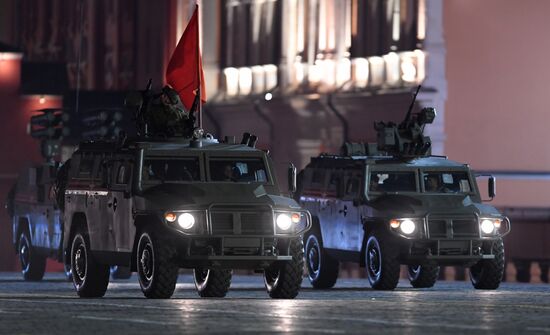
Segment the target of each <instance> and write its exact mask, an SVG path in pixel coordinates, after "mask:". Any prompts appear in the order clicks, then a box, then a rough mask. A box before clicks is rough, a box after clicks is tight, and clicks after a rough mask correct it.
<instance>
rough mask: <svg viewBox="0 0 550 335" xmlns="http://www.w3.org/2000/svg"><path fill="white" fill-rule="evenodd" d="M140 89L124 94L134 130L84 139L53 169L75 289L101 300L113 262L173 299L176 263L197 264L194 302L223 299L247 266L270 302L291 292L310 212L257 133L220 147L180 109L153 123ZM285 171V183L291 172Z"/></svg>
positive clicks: (154, 293)
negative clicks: (131, 134) (280, 178)
mask: <svg viewBox="0 0 550 335" xmlns="http://www.w3.org/2000/svg"><path fill="white" fill-rule="evenodd" d="M148 91H149V89H148V90H145V91H142V92H141V94H137V95H136V94H133V95H132V94H130V95H129V96H128V99H127V105H128V106H129V108H134V109H135V113H136V117H135V119H136V122H137V128H138V129H139V131H138V137H136V138H135V139H128V138H124V137H122V138H120V139H119V140H118V141H114V142H113V141H89V142H83V143H81V144H80V146H79V148H78V150H77V151H76V152H75V153H74V154H73V156H72V158H71V160H70V161H69V162H68V163H66V164H65V165H64V166H63V167H62V168H61V169H60V173H59V176H58V179H59V180H60V183H59V184H58V188H57V194H58V195H59V198H58V202H59V206H60V208H62V210H63V217H64V223H65V228H64V230H65V231H66V232H67V233H66V234H65V235H64V239H63V250H64V254H65V261H66V262H67V264H70V268H71V269H72V272H73V282H74V287H75V289H76V292H77V293H78V295H79V296H80V297H100V296H103V295H104V294H105V292H106V290H107V286H108V283H109V270H108V269H109V266H128V267H130V268H131V269H132V271H136V272H137V274H138V278H139V283H140V286H141V289H142V291H143V294H144V295H145V296H146V297H148V298H169V297H171V296H172V294H173V292H174V290H175V286H176V281H177V278H178V270H179V269H180V268H188V269H193V278H194V282H195V286H196V289H197V291H198V294H199V295H200V296H201V297H223V296H225V295H226V293H227V291H228V289H229V286H230V284H231V276H232V269H252V270H256V271H257V272H261V273H263V274H264V278H265V286H266V288H267V291H268V293H269V295H270V296H271V297H272V298H294V297H295V296H296V295H297V294H298V291H299V289H300V285H301V282H302V274H303V243H302V237H301V235H302V234H303V233H304V232H305V231H307V230H308V229H309V227H310V225H311V218H310V214H309V212H307V211H305V210H303V209H302V208H301V207H300V206H299V205H298V204H297V203H296V202H295V201H294V200H293V199H292V198H289V197H285V196H283V194H282V193H281V190H280V189H279V186H278V183H277V180H276V178H275V173H274V168H273V163H272V161H271V159H270V156H269V155H268V153H267V152H265V151H262V150H259V149H256V148H255V144H256V141H257V137H256V136H254V135H250V134H248V133H245V135H244V136H243V139H242V141H241V142H240V143H236V141H234V138H228V139H227V140H226V141H224V142H223V143H220V142H219V141H218V140H216V139H214V138H213V137H212V136H211V135H209V134H206V133H205V132H204V131H203V130H202V129H201V128H198V127H195V119H194V115H193V114H192V113H188V112H187V111H184V110H179V109H178V108H171V109H170V110H169V111H168V112H166V113H164V114H163V115H162V116H163V118H164V121H160V122H159V121H158V120H159V119H162V118H161V117H159V116H158V115H157V116H156V121H154V122H151V118H150V116H151V111H152V110H154V112H155V113H159V109H158V108H156V109H151V108H150V107H151V103H150V101H148V100H149V99H151V97H153V98H155V99H156V98H158V97H156V96H154V95H150V94H149V93H148ZM172 97H173V98H174V96H172ZM174 99H176V100H177V95H176V96H175V98H174ZM164 101H168V100H167V99H164ZM176 103H177V101H176ZM178 105H179V103H178ZM157 107H158V106H157ZM172 107H173V106H172ZM178 110H179V112H178ZM160 112H162V111H160ZM180 112H181V113H185V114H186V115H177V114H178V113H180ZM163 122H167V123H168V124H170V130H169V131H170V133H169V134H166V133H164V134H162V130H163V127H162V123H163ZM187 134H191V135H190V136H188V135H187ZM289 175H290V178H289V181H290V184H291V185H290V187H291V189H292V188H295V182H296V178H295V177H296V170H295V169H294V168H292V167H290V168H289Z"/></svg>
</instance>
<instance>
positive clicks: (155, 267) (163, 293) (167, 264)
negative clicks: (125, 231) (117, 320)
mask: <svg viewBox="0 0 550 335" xmlns="http://www.w3.org/2000/svg"><path fill="white" fill-rule="evenodd" d="M145 250H147V252H146V255H144V253H145ZM175 256H176V249H175V248H174V247H173V245H172V244H171V243H169V242H168V241H162V240H160V239H159V238H158V237H156V235H155V233H154V232H153V231H152V230H151V229H145V230H144V231H143V232H142V233H141V235H140V238H139V241H138V245H137V252H136V257H137V260H136V261H137V263H136V264H137V273H138V279H139V284H140V286H141V291H142V292H143V295H145V296H146V297H147V298H151V299H168V298H170V297H171V296H172V295H173V294H174V291H175V289H176V282H177V281H178V270H179V267H178V265H177V263H176V262H175Z"/></svg>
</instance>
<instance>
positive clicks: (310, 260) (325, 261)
mask: <svg viewBox="0 0 550 335" xmlns="http://www.w3.org/2000/svg"><path fill="white" fill-rule="evenodd" d="M305 256H306V267H307V273H308V278H309V282H310V283H311V285H312V286H313V288H316V289H327V288H331V287H333V286H334V285H335V284H336V281H337V280H338V271H339V269H340V262H338V260H336V259H334V258H332V257H331V256H330V255H329V254H328V253H327V252H326V250H325V249H324V248H323V244H322V241H321V236H320V234H319V233H318V232H317V231H314V232H312V233H311V234H309V235H308V236H307V237H306V239H305Z"/></svg>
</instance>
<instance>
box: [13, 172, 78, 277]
mask: <svg viewBox="0 0 550 335" xmlns="http://www.w3.org/2000/svg"><path fill="white" fill-rule="evenodd" d="M55 176H56V166H55V165H52V164H47V163H45V164H42V165H37V166H34V167H31V168H28V169H25V170H24V171H23V173H22V174H21V175H20V177H19V179H18V181H17V183H16V184H15V185H14V186H13V188H12V189H11V191H10V193H9V195H8V199H7V206H6V207H7V209H8V213H9V215H10V217H11V220H12V225H13V246H14V247H15V250H16V252H17V253H18V255H19V260H20V264H21V272H22V274H23V278H24V279H25V280H32V281H36V280H41V279H42V277H43V276H44V271H45V270H46V259H47V258H48V257H49V258H52V259H54V260H56V261H58V262H61V261H62V260H63V253H62V251H61V242H62V237H63V230H62V224H61V213H60V210H59V208H57V206H56V205H55V199H54V198H53V197H52V195H51V193H50V192H51V187H52V185H53V183H54V182H55ZM66 271H67V276H70V273H69V272H68V271H69V269H68V268H67V269H66Z"/></svg>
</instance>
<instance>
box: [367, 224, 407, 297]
mask: <svg viewBox="0 0 550 335" xmlns="http://www.w3.org/2000/svg"><path fill="white" fill-rule="evenodd" d="M393 247H394V246H393V245H392V243H391V240H390V239H389V237H388V236H386V235H385V234H384V233H383V232H378V231H374V232H372V233H371V234H370V235H369V239H368V240H367V246H366V248H365V253H366V254H365V261H366V267H367V277H368V279H369V283H370V285H371V287H372V288H373V289H375V290H393V289H394V288H396V287H397V283H398V281H399V272H400V264H399V262H398V261H397V252H396V249H394V248H393Z"/></svg>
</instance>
